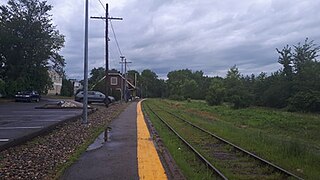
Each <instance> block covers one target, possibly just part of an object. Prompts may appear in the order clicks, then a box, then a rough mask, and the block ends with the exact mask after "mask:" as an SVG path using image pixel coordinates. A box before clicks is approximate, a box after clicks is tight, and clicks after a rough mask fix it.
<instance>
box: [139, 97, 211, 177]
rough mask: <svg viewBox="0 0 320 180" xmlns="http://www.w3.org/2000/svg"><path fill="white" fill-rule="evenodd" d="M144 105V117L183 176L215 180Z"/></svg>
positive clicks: (209, 171)
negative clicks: (153, 128) (151, 125)
mask: <svg viewBox="0 0 320 180" xmlns="http://www.w3.org/2000/svg"><path fill="white" fill-rule="evenodd" d="M145 103H146V102H145V101H144V102H143V104H142V105H143V108H144V112H145V114H146V116H147V117H148V118H149V119H150V121H151V122H152V124H153V125H154V127H155V129H156V131H157V132H158V134H159V136H160V137H161V139H162V141H163V143H164V145H165V146H166V148H167V149H168V150H169V152H170V154H171V156H172V157H173V158H174V160H175V162H176V163H177V165H178V166H179V168H180V169H181V171H182V172H183V174H184V176H185V177H186V178H187V179H215V177H214V176H213V175H212V172H211V170H208V169H207V167H206V166H205V165H204V164H203V163H202V162H201V161H200V160H199V159H198V158H197V157H196V155H195V154H194V153H193V152H192V151H191V150H190V149H189V148H188V147H187V146H186V145H185V144H184V143H183V142H182V141H181V140H180V139H179V138H178V137H177V136H176V135H175V134H174V133H173V132H171V131H169V129H168V127H167V126H166V125H165V124H164V123H162V122H161V121H160V120H159V119H158V118H157V117H156V116H155V115H154V114H153V113H152V112H151V111H150V110H149V109H148V108H147V107H146V104H145Z"/></svg>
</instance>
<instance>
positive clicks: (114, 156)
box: [62, 102, 168, 180]
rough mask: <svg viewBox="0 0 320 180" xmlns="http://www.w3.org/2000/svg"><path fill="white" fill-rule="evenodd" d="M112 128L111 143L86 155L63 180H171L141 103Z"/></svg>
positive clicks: (120, 118) (135, 105)
mask: <svg viewBox="0 0 320 180" xmlns="http://www.w3.org/2000/svg"><path fill="white" fill-rule="evenodd" d="M109 127H110V129H111V131H110V132H109V135H108V139H109V140H108V141H107V142H106V143H104V144H103V145H102V147H100V148H98V149H95V150H91V151H86V152H85V153H83V154H82V155H81V157H80V158H79V160H78V161H77V162H76V163H74V164H73V165H72V166H71V167H70V168H69V169H67V170H66V171H65V173H64V175H63V177H62V179H65V180H69V179H70V180H71V179H86V180H87V179H160V180H161V179H168V178H167V175H166V172H165V170H164V168H163V165H162V163H161V161H160V158H159V156H158V153H157V151H156V148H155V146H154V143H153V141H152V138H151V136H150V133H149V131H148V128H147V125H146V123H145V120H144V117H143V113H142V110H141V102H138V103H137V102H132V103H131V104H130V105H129V106H128V107H127V108H126V109H125V111H123V112H122V113H121V114H120V115H119V116H118V118H116V119H114V120H113V121H112V122H111V124H110V125H109Z"/></svg>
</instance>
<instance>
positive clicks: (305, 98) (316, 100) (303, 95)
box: [289, 91, 320, 112]
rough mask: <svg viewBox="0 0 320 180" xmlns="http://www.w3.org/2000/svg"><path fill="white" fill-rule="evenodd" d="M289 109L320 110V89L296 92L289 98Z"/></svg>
mask: <svg viewBox="0 0 320 180" xmlns="http://www.w3.org/2000/svg"><path fill="white" fill-rule="evenodd" d="M289 111H302V112H319V111H320V91H308V92H298V93H296V94H295V95H294V96H293V97H292V98H290V99H289Z"/></svg>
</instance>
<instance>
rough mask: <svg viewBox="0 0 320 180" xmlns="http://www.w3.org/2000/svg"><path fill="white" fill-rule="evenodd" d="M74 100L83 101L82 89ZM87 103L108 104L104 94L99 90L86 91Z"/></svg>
mask: <svg viewBox="0 0 320 180" xmlns="http://www.w3.org/2000/svg"><path fill="white" fill-rule="evenodd" d="M75 101H78V102H82V101H83V91H80V92H79V93H78V94H76V96H75ZM88 103H105V104H109V100H108V99H106V95H104V94H103V93H102V92H99V91H88Z"/></svg>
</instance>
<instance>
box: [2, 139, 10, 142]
mask: <svg viewBox="0 0 320 180" xmlns="http://www.w3.org/2000/svg"><path fill="white" fill-rule="evenodd" d="M9 140H10V139H0V142H8V141H9Z"/></svg>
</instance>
